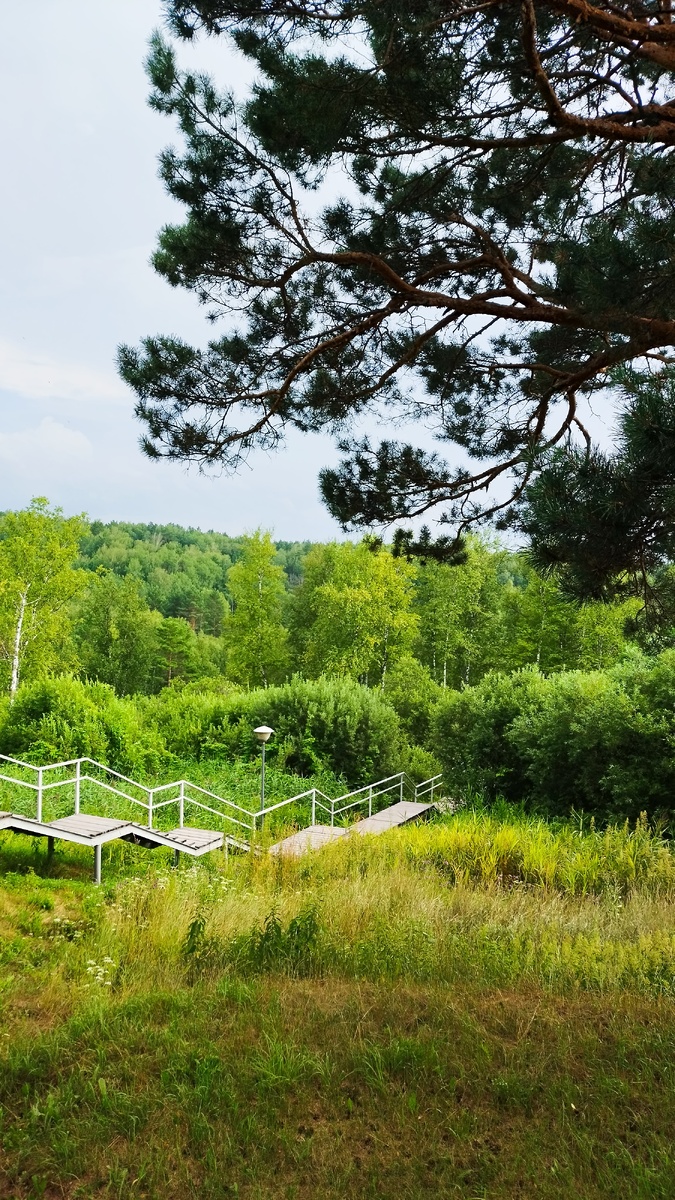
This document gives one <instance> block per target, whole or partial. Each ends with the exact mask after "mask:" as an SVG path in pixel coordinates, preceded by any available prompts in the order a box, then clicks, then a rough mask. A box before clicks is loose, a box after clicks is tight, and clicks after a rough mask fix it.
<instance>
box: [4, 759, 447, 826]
mask: <svg viewBox="0 0 675 1200" xmlns="http://www.w3.org/2000/svg"><path fill="white" fill-rule="evenodd" d="M0 761H2V762H8V763H13V764H15V765H16V766H19V767H24V768H28V769H29V770H32V771H35V772H36V773H37V777H38V781H37V783H29V782H27V781H26V780H24V779H15V778H14V777H12V776H9V775H4V774H1V773H0V782H5V783H11V784H16V785H17V786H19V787H24V788H28V789H29V790H30V791H33V792H36V793H37V819H38V820H41V819H42V798H43V794H44V793H45V792H47V791H52V790H54V789H56V788H63V787H67V786H70V785H71V784H74V785H75V812H79V803H80V786H81V784H82V783H91V784H93V785H94V786H95V787H100V788H102V789H103V790H104V791H106V792H109V793H110V794H112V795H114V796H119V797H120V798H121V799H123V800H126V801H128V803H130V804H134V805H136V806H137V807H138V808H144V809H145V810H146V812H147V814H148V826H149V827H152V820H153V815H154V813H155V812H157V811H158V810H159V809H161V808H166V807H168V806H169V805H171V804H178V805H179V812H180V826H181V827H182V826H183V823H184V809H185V805H186V804H190V805H192V806H193V807H195V808H198V809H200V810H201V811H202V812H208V813H211V814H212V815H213V816H216V817H219V818H220V820H223V821H225V820H226V821H229V822H231V823H232V824H234V825H238V826H239V827H240V828H242V829H247V830H249V831H250V832H251V833H255V832H256V830H257V824H258V820H260V821H261V822H262V819H263V818H264V817H265V816H266V815H267V814H268V813H273V812H278V811H279V810H280V809H282V808H286V807H288V805H290V804H296V803H298V801H300V800H307V799H310V798H311V801H312V823H314V820H315V816H316V810H317V808H318V809H321V810H322V811H323V812H325V813H327V814H329V816H330V820H331V825H333V824H334V822H335V818H336V817H340V816H342V814H343V813H346V812H349V811H351V810H352V809H354V808H358V807H359V806H360V805H362V804H365V803H367V804H368V812H369V815H371V814H372V808H373V801H374V800H376V799H378V798H379V797H381V796H386V795H388V794H389V793H390V792H393V791H396V790H400V796H401V800H402V799H403V793H404V790H405V789H406V788H407V789H408V791H409V792H410V791H412V792H413V794H414V796H415V800H417V799H418V798H420V797H426V796H431V799H432V802H433V796H434V791H435V790H436V788H437V787H438V786H439V785H440V781H441V779H442V776H441V775H440V774H438V775H434V776H432V777H431V778H430V779H426V780H424V781H423V782H422V783H419V784H413V783H412V780H410V779H409V778H408V776H407V775H406V773H405V772H404V771H399V772H398V773H397V774H396V775H388V776H386V777H385V778H384V779H379V780H377V782H376V783H370V784H364V785H363V786H362V787H360V788H355V789H354V790H353V791H351V792H346V793H344V795H342V796H338V797H336V798H335V799H331V797H330V796H326V794H325V793H324V792H322V791H320V790H319V789H318V788H309V789H308V790H307V791H305V792H300V793H298V794H297V795H295V796H289V797H287V799H285V800H279V801H277V802H276V803H275V804H269V805H266V806H265V807H263V808H261V809H258V810H257V811H251V810H250V809H247V808H244V807H243V806H242V805H240V804H237V803H236V802H235V801H234V800H229V799H227V797H225V796H218V795H216V793H215V792H211V791H209V790H208V789H207V788H204V787H201V786H200V785H199V784H196V783H191V782H190V781H189V780H187V779H178V780H174V781H173V782H171V783H164V784H160V785H158V786H157V787H155V788H150V787H148V786H147V785H146V784H143V783H139V782H138V781H137V780H135V779H131V778H130V777H129V776H128V775H123V774H122V773H121V772H120V771H116V770H115V769H114V768H113V767H108V766H106V765H105V764H104V763H99V762H97V761H96V759H93V758H89V757H88V756H87V757H84V758H78V759H70V760H68V761H67V762H62V763H48V764H46V765H44V766H40V767H38V766H35V764H33V763H25V762H22V760H21V759H17V758H10V757H9V756H8V755H5V754H0ZM85 764H86V765H88V766H91V767H94V768H96V769H98V770H100V771H103V772H105V773H106V774H107V775H109V776H112V777H113V778H114V779H115V780H119V781H120V782H122V783H126V784H130V785H131V787H133V788H136V789H137V790H138V791H140V792H142V793H144V794H145V795H146V796H147V800H139V799H138V798H137V797H136V796H130V795H129V793H128V792H126V791H124V790H122V788H120V787H115V786H113V784H112V783H107V782H106V781H105V780H103V779H97V778H95V777H94V776H92V775H89V774H82V766H83V765H85ZM72 766H74V767H75V768H76V774H75V775H74V776H73V777H69V778H67V779H59V780H56V781H55V782H54V783H45V782H44V781H43V776H44V773H45V772H46V771H53V770H57V769H63V768H66V767H72ZM170 789H177V790H178V793H179V794H178V795H176V796H173V797H170V798H169V799H166V800H161V801H160V802H159V803H155V797H156V796H157V795H158V794H159V793H162V792H166V791H169V790H170ZM186 789H189V791H190V792H193V793H194V792H197V793H198V794H199V795H200V796H205V797H208V798H209V799H210V800H214V801H216V802H217V803H218V804H219V805H221V806H227V808H228V809H229V810H230V811H229V812H227V811H223V809H222V808H220V809H216V808H213V807H212V806H211V805H209V804H205V803H204V802H203V801H202V800H197V799H195V797H194V796H193V795H189V794H187V792H186ZM324 801H325V803H323V802H324ZM343 801H349V803H347V804H345V803H343ZM232 810H234V812H236V813H237V814H241V816H242V817H243V818H248V819H247V820H246V819H245V820H240V819H239V818H238V817H237V816H233V815H232Z"/></svg>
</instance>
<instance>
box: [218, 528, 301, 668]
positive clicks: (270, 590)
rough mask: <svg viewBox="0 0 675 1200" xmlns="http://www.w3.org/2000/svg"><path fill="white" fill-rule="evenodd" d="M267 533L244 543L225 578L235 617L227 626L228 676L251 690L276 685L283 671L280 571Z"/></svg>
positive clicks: (284, 650) (285, 652)
mask: <svg viewBox="0 0 675 1200" xmlns="http://www.w3.org/2000/svg"><path fill="white" fill-rule="evenodd" d="M275 555H276V550H275V546H274V543H273V542H272V539H271V537H270V535H269V534H268V533H261V532H260V530H258V531H257V532H256V533H255V534H253V536H252V537H249V538H246V539H244V552H243V555H242V557H241V559H240V560H239V562H237V563H235V564H234V566H233V567H231V568H230V572H229V574H228V580H227V582H228V588H229V590H230V595H231V596H232V600H233V603H234V611H233V613H232V615H231V617H230V618H229V620H228V622H227V647H228V668H227V669H228V674H229V676H230V678H231V679H234V680H236V681H238V682H240V683H245V684H247V685H248V686H250V687H267V686H268V685H269V684H271V683H280V682H281V681H282V680H283V679H284V678H285V676H286V673H287V671H288V662H289V660H288V650H287V640H288V635H287V632H286V629H285V627H284V625H283V623H282V614H283V603H284V597H285V592H286V589H285V585H284V571H283V568H282V567H280V566H278V565H277V564H276V563H275V561H274V558H275Z"/></svg>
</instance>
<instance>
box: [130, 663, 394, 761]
mask: <svg viewBox="0 0 675 1200" xmlns="http://www.w3.org/2000/svg"><path fill="white" fill-rule="evenodd" d="M145 708H146V712H147V713H148V716H149V717H151V718H152V719H153V720H154V721H155V722H156V725H157V728H158V730H159V731H160V733H161V735H162V737H163V738H164V740H165V741H166V745H167V747H168V749H169V750H171V751H173V752H174V753H175V754H179V755H181V756H190V757H195V758H202V757H207V756H215V755H221V756H222V755H226V756H228V757H229V756H231V755H234V754H237V755H240V756H242V757H247V756H252V755H255V754H258V753H259V748H258V745H257V742H256V739H255V737H254V734H253V730H254V728H255V727H256V725H263V724H265V725H271V727H272V728H273V729H274V731H275V736H274V739H273V741H272V742H270V747H269V753H270V758H271V760H272V761H276V762H277V763H279V765H284V766H286V767H287V768H290V769H291V770H293V771H297V772H298V773H299V774H301V775H306V774H310V773H312V772H314V771H316V770H317V769H320V768H322V767H327V768H329V769H330V770H331V771H333V772H334V773H335V774H336V775H340V776H342V777H343V778H345V779H346V780H348V782H349V783H352V784H359V783H365V782H368V781H369V780H371V779H373V778H376V777H378V776H383V775H386V774H389V773H390V772H394V771H398V770H400V769H401V767H400V758H401V749H402V747H401V735H400V727H399V721H398V717H397V716H396V713H395V712H394V710H393V709H392V708H391V706H390V705H389V704H387V703H386V702H385V701H384V700H383V699H382V698H381V696H380V695H378V694H377V693H376V692H373V691H370V690H369V689H368V688H364V687H361V686H360V685H359V684H358V683H355V682H354V681H353V680H351V679H326V678H322V679H317V680H311V681H309V680H302V679H297V678H296V679H293V680H292V682H291V683H288V684H285V685H284V686H282V687H270V688H264V689H262V688H261V689H260V690H257V691H253V692H243V691H230V692H227V691H224V692H223V691H221V692H220V693H213V692H210V691H206V690H205V689H202V690H197V689H194V688H191V687H188V688H184V689H183V690H175V691H174V690H173V689H171V690H167V691H165V692H164V693H162V694H161V695H160V696H158V697H157V698H156V699H154V700H151V701H147V702H146V705H145Z"/></svg>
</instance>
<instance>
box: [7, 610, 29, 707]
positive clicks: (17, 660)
mask: <svg viewBox="0 0 675 1200" xmlns="http://www.w3.org/2000/svg"><path fill="white" fill-rule="evenodd" d="M27 603H28V592H27V591H26V592H22V593H21V595H20V597H19V619H18V621H17V623H16V633H15V635H14V648H13V650H12V682H11V685H10V689H9V695H10V700H13V699H14V697H15V695H16V692H17V689H18V687H19V667H20V664H21V635H22V633H23V621H24V616H25V614H26V605H27Z"/></svg>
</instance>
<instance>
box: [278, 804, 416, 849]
mask: <svg viewBox="0 0 675 1200" xmlns="http://www.w3.org/2000/svg"><path fill="white" fill-rule="evenodd" d="M435 807H436V805H435V804H415V803H413V802H412V801H411V800H400V801H399V803H398V804H392V805H390V807H389V808H383V809H382V811H381V812H379V813H375V815H374V816H372V817H366V818H365V819H364V820H363V821H356V822H355V824H354V825H350V826H347V827H345V826H343V825H310V826H308V828H307V829H301V830H300V831H299V833H292V834H291V835H290V837H287V838H284V839H283V841H281V842H276V843H275V845H274V846H270V854H283V855H288V856H292V857H297V856H298V855H300V854H306V853H307V851H308V850H320V849H321V847H322V846H326V845H328V843H329V842H334V841H335V840H336V839H337V838H341V837H346V836H348V835H350V834H354V833H359V834H363V835H365V834H368V833H385V832H386V830H387V829H395V828H396V827H397V826H398V825H407V824H408V822H409V821H419V820H420V819H422V818H426V817H430V816H431V813H432V811H433V810H434V809H435Z"/></svg>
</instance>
